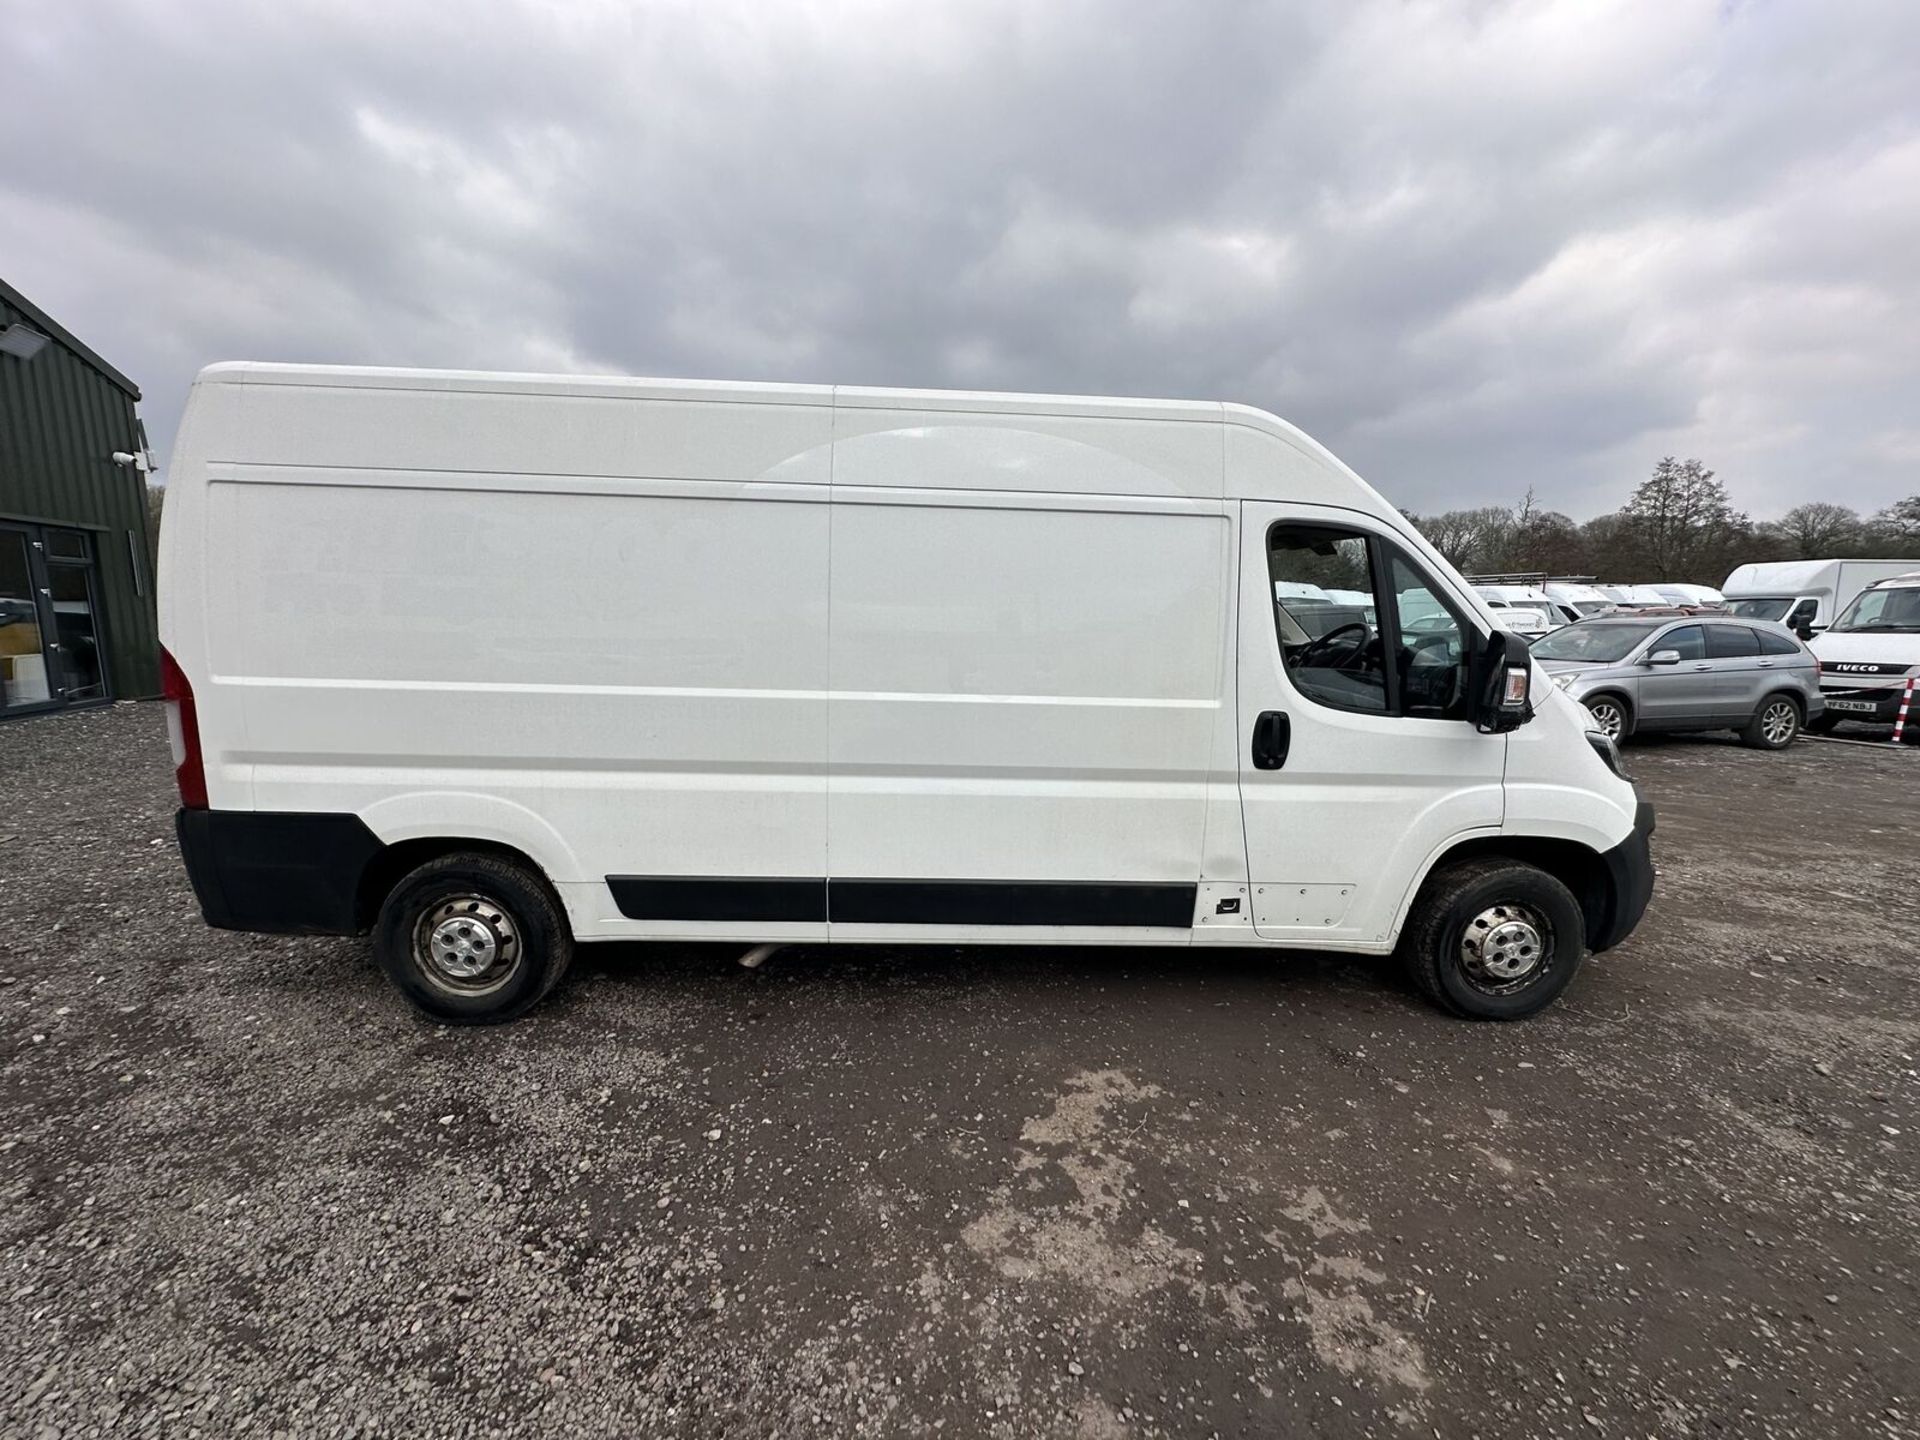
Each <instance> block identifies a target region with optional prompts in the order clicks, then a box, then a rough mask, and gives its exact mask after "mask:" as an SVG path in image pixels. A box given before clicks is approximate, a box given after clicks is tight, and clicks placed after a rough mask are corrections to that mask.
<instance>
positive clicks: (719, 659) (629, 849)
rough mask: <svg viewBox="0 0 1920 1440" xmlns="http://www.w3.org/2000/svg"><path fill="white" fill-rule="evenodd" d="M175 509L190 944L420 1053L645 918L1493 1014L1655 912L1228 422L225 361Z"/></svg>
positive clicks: (1464, 642)
mask: <svg viewBox="0 0 1920 1440" xmlns="http://www.w3.org/2000/svg"><path fill="white" fill-rule="evenodd" d="M167 511H168V513H167V523H166V526H165V527H164V532H163V535H162V539H161V562H160V568H161V589H160V625H161V634H162V638H163V643H164V646H165V649H166V663H165V667H164V668H165V672H166V688H167V694H168V697H169V699H170V702H171V705H172V709H173V716H174V723H173V729H174V736H175V759H176V764H177V767H178V777H179V782H180V790H181V795H182V800H183V806H184V808H183V809H182V811H181V814H180V819H179V833H180V840H181V847H182V850H183V853H184V856H185V860H186V864H187V869H188V872H189V874H190V876H191V878H192V880H193V884H194V887H195V889H196V891H197V892H198V895H199V897H200V902H201V905H202V908H203V910H204V912H205V914H206V917H207V920H208V921H209V923H211V924H214V925H217V926H223V927H229V928H234V929H245V930H263V931H276V932H303V933H355V932H364V931H369V930H370V931H371V932H372V934H373V937H374V944H375V949H376V951H377V952H378V954H379V956H380V958H381V960H382V963H383V964H384V965H385V967H386V969H387V971H388V973H389V974H390V975H391V976H392V978H393V979H394V980H395V982H396V983H397V984H398V985H399V987H400V988H401V990H402V991H404V992H405V994H406V995H407V996H408V997H409V998H410V999H411V1000H412V1001H413V1002H414V1003H415V1004H416V1005H418V1006H419V1007H420V1008H421V1009H423V1010H425V1011H427V1012H429V1013H430V1014H433V1015H435V1016H438V1017H440V1018H442V1019H445V1020H453V1021H484V1020H497V1019H504V1018H508V1017H511V1016H513V1015H516V1014H519V1013H521V1012H522V1011H524V1010H526V1009H527V1008H528V1007H529V1006H531V1005H532V1004H534V1003H535V1002H536V1001H537V1000H538V999H539V998H540V997H541V996H542V995H543V994H544V993H546V991H547V990H549V989H550V988H551V987H552V985H553V984H554V983H555V982H556V981H557V980H558V979H559V977H560V975H561V973H562V972H563V971H564V970H565V968H566V965H567V961H568V958H569V956H570V954H571V951H572V947H573V945H574V944H576V943H584V942H590V941H595V940H633V939H640V938H650V937H674V938H682V939H701V940H727V941H735V942H740V943H743V944H759V943H766V942H801V941H806V942H818V941H844V940H856V941H889V942H899V941H939V942H946V943H953V942H965V943H1028V944H1030V943H1036V942H1046V943H1075V944H1099V945H1116V944H1153V945H1195V946H1202V945H1268V946H1275V947H1308V948H1313V949H1319V950H1344V951H1352V952H1357V953H1362V954H1375V955H1384V954H1388V953H1390V952H1392V951H1394V950H1395V949H1396V947H1398V948H1399V950H1400V951H1401V953H1402V954H1403V956H1404V957H1405V960H1406V962H1407V964H1408V966H1409V968H1410V970H1411V972H1412V974H1413V976H1414V978H1415V979H1416V981H1417V982H1418V983H1419V985H1420V986H1421V987H1422V988H1423V989H1424V990H1425V991H1426V993H1428V994H1429V995H1430V996H1432V997H1433V998H1434V999H1436V1000H1437V1001H1439V1002H1440V1003H1442V1004H1444V1005H1446V1006H1448V1007H1450V1008H1451V1009H1453V1010H1455V1011H1457V1012H1460V1013H1463V1014H1467V1015H1475V1016H1492V1017H1503V1018H1505V1017H1515V1016H1520V1015H1525V1014H1529V1013H1531V1012H1533V1011H1535V1010H1537V1009H1539V1008H1540V1007H1541V1006H1542V1005H1544V1004H1546V1003H1547V1002H1548V1001H1550V1000H1551V999H1552V998H1553V997H1554V996H1555V995H1556V994H1558V993H1559V991H1560V990H1561V989H1562V988H1563V987H1564V986H1565V985H1566V983H1567V980H1568V978H1569V976H1570V975H1571V974H1572V972H1573V970H1574V967H1575V966H1576V965H1577V964H1578V962H1579V960H1580V958H1581V955H1582V953H1583V951H1584V950H1586V949H1596V950H1597V949H1604V948H1606V947H1608V946H1610V945H1613V944H1615V943H1617V942H1618V941H1619V940H1620V939H1622V938H1623V937H1624V936H1625V935H1626V934H1627V933H1628V932H1629V931H1630V930H1631V929H1632V928H1633V927H1634V925H1635V924H1636V923H1637V922H1638V921H1639V919H1640V917H1641V914H1642V912H1643V911H1644V909H1645V907H1646V904H1647V901H1648V897H1649V895H1650V892H1651V887H1652V869H1651V865H1650V863H1649V859H1648V835H1649V833H1650V832H1651V830H1652V828H1653V819H1652V811H1651V809H1650V807H1648V806H1645V805H1643V804H1640V803H1639V802H1638V798H1637V795H1636V793H1635V790H1634V787H1633V786H1632V785H1631V784H1630V783H1628V781H1626V780H1625V779H1623V778H1622V777H1621V775H1620V774H1619V773H1618V768H1617V764H1618V762H1617V756H1616V755H1615V753H1614V751H1613V748H1612V745H1611V744H1610V743H1609V742H1607V741H1605V740H1604V739H1603V738H1600V737H1597V736H1595V735H1592V734H1590V733H1589V732H1588V730H1587V721H1586V714H1585V712H1584V711H1583V710H1582V709H1581V708H1580V707H1579V706H1577V705H1576V704H1574V703H1573V702H1572V701H1571V700H1568V699H1567V698H1566V697H1565V696H1563V695H1561V694H1560V693H1559V692H1558V691H1557V690H1556V689H1555V688H1554V687H1553V686H1552V685H1550V684H1547V683H1545V681H1544V678H1543V677H1542V676H1541V674H1540V673H1539V672H1538V671H1537V670H1536V669H1535V668H1534V666H1533V664H1532V661H1531V658H1530V656H1529V654H1528V652H1527V651H1526V649H1525V647H1524V645H1522V644H1521V643H1520V642H1519V641H1517V640H1515V639H1513V638H1511V637H1509V636H1506V635H1504V634H1502V633H1500V632H1499V630H1498V629H1497V628H1496V626H1495V623H1494V619H1493V617H1492V615H1491V614H1490V612H1489V611H1488V610H1487V608H1486V607H1485V606H1484V605H1483V604H1482V603H1481V602H1480V601H1479V600H1478V599H1477V597H1475V595H1474V594H1473V592H1472V591H1471V590H1470V589H1469V588H1468V587H1467V586H1466V585H1465V584H1464V583H1463V582H1462V581H1461V580H1460V578H1459V576H1458V575H1456V574H1455V573H1454V571H1453V570H1452V569H1451V568H1450V567H1449V566H1448V565H1447V564H1446V562H1445V561H1444V560H1443V559H1441V558H1440V556H1439V555H1438V554H1437V553H1435V552H1434V550H1433V549H1432V548H1431V547H1430V546H1428V545H1427V544H1426V542H1425V541H1423V540H1422V539H1421V537H1420V535H1419V534H1418V532H1417V531H1415V530H1414V529H1413V527H1412V526H1411V525H1409V524H1408V523H1407V522H1406V520H1405V519H1403V518H1402V517H1401V515H1400V514H1399V512H1398V511H1396V510H1395V509H1394V508H1393V506H1391V505H1389V504H1387V503H1386V502H1385V501H1384V500H1382V499H1381V498H1380V497H1379V496H1378V495H1377V494H1375V493H1374V491H1373V490H1371V489H1369V488H1368V487H1367V486H1366V485H1365V484H1364V483H1363V482H1362V481H1360V480H1359V479H1358V478H1357V477H1356V476H1355V475H1354V474H1353V473H1352V472H1351V471H1350V470H1348V469H1347V468H1346V467H1345V466H1343V465H1341V464H1340V463H1339V462H1338V461H1337V460H1335V459H1334V458H1333V457H1332V456H1331V455H1330V454H1328V453H1327V452H1326V451H1325V450H1324V449H1322V448H1321V447H1320V446H1318V445H1316V444H1315V443H1314V442H1313V441H1311V440H1309V439H1307V438H1306V437H1305V436H1304V435H1302V434H1301V433H1300V432H1299V431H1297V430H1295V429H1293V428H1291V427H1290V426H1288V425H1286V424H1284V423H1282V422H1281V421H1279V420H1276V419H1275V418H1273V417H1272V416H1270V415H1266V414H1263V413H1262V412H1260V411H1257V410H1251V409H1246V408H1243V407H1240V406H1233V405H1219V404H1199V403H1186V402H1171V401H1153V400H1098V399H1073V398H1061V397H1048V396H1026V395H976V394H951V393H939V392H932V391H898V390H868V389H854V388H848V387H840V388H829V387H817V388H816V387H803V386H785V385H749V384H718V383H707V382H694V381H656V380H624V379H605V380H601V379H583V378H577V377H540V376H521V375H484V374H460V373H440V372H432V373H428V372H405V371H395V370H371V369H334V368H324V367H311V366H285V365H238V364H235V365H216V366H213V367H211V368H210V369H208V370H206V371H204V372H202V374H201V375H200V377H199V380H198V382H197V383H196V384H195V386H194V389H193V393H192V396H191V399H190V401H189V403H188V406H187V410H186V415H185V417H184V420H183V423H182V427H181V430H180V438H179V442H178V446H177V449H176V453H175V456H174V459H173V468H172V471H171V480H170V485H169V494H168V502H167ZM1296 585H1298V586H1312V587H1318V588H1319V590H1320V591H1322V592H1325V591H1358V592H1361V593H1363V594H1365V595H1367V596H1371V597H1373V601H1374V613H1373V618H1372V619H1371V620H1369V619H1367V618H1365V612H1364V611H1363V610H1361V609H1360V608H1358V607H1348V613H1349V614H1350V615H1351V616H1352V617H1353V618H1351V619H1349V620H1347V621H1346V622H1344V623H1341V624H1338V625H1335V626H1333V627H1332V628H1325V627H1320V626H1309V625H1303V624H1302V623H1301V621H1300V619H1299V618H1297V617H1296V616H1294V615H1293V614H1292V613H1291V611H1290V609H1289V605H1290V603H1298V602H1289V601H1288V600H1287V599H1285V598H1279V597H1281V596H1282V595H1283V592H1286V591H1287V590H1288V588H1289V587H1290V586H1296ZM1296 593H1298V592H1296ZM1318 603H1322V604H1324V602H1318ZM1403 613H1405V614H1410V615H1418V616H1419V617H1420V620H1419V624H1418V627H1417V629H1416V627H1415V626H1413V625H1411V624H1409V625H1405V626H1403V625H1402V624H1401V623H1400V621H1399V619H1398V617H1399V616H1400V615H1401V614H1403ZM1525 721H1530V722H1531V723H1525V724H1523V723H1522V722H1525Z"/></svg>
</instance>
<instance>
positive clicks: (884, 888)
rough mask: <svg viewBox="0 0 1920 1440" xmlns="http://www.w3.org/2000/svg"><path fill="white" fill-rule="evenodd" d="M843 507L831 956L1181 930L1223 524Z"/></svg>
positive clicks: (1190, 894)
mask: <svg viewBox="0 0 1920 1440" xmlns="http://www.w3.org/2000/svg"><path fill="white" fill-rule="evenodd" d="M1017 438H1018V437H1016V441H1017ZM1020 443H1024V442H1020ZM832 509H833V536H832V547H831V548H832V593H831V611H832V657H831V673H832V694H833V698H832V710H831V716H830V723H829V730H830V750H829V757H830V771H829V773H830V781H829V799H828V846H827V850H828V856H829V860H830V866H831V868H830V880H829V884H828V912H829V919H830V921H831V931H832V935H833V937H834V938H836V939H852V940H864V939H881V938H897V937H899V936H902V935H912V936H914V937H915V938H927V939H950V940H965V939H979V938H995V939H1007V938H1052V937H1057V936H1058V934H1059V928H1060V927H1072V928H1074V929H1075V930H1077V931H1079V932H1080V933H1081V934H1082V936H1083V937H1085V936H1098V937H1103V938H1107V939H1111V940H1115V941H1121V940H1156V939H1157V940H1158V941H1160V942H1161V943H1165V941H1167V940H1168V939H1169V938H1172V937H1170V936H1169V934H1168V933H1167V932H1168V931H1176V932H1183V933H1184V932H1186V931H1187V930H1189V929H1190V928H1191V927H1192V924H1193V914H1194V903H1195V891H1196V886H1197V883H1198V880H1199V875H1200V868H1201V855H1202V848H1203V843H1204V839H1205V827H1206V818H1207V813H1208V798H1209V782H1210V780H1211V779H1212V760H1213V749H1212V739H1213V736H1214V733H1215V726H1216V722H1217V719H1218V717H1219V711H1220V707H1221V705H1222V703H1223V701H1222V699H1221V697H1222V695H1223V694H1229V693H1231V692H1230V689H1229V687H1228V685H1226V684H1224V683H1223V680H1225V678H1226V677H1225V676H1223V674H1222V672H1223V670H1224V668H1225V666H1226V664H1227V663H1228V652H1227V648H1226V636H1227V634H1228V631H1229V626H1230V621H1231V616H1232V608H1231V604H1230V597H1231V594H1232V592H1231V590H1230V588H1229V586H1230V580H1229V577H1230V574H1231V566H1230V562H1231V559H1232V551H1231V549H1230V548H1229V546H1230V543H1231V541H1230V537H1231V533H1232V524H1231V519H1230V517H1229V515H1228V514H1226V513H1223V512H1224V511H1225V509H1226V507H1225V506H1224V505H1223V503H1222V502H1220V501H1217V500H1212V501H1190V500H1167V499H1154V498H1147V497H1126V496H1091V497H1084V498H1083V497H1077V496H1071V495H1060V494H1051V495H1018V494H1015V495H1004V494H1003V495H992V494H988V493H986V492H980V491H970V492H966V493H961V494H956V493H952V492H947V493H942V492H938V491H913V490H905V489H895V488H892V487H877V486H874V487H869V486H854V485H848V484H841V485H838V486H836V488H835V493H834V504H833V507H832ZM1351 613H1353V614H1355V615H1357V614H1359V613H1360V612H1359V611H1358V610H1357V609H1355V610H1353V611H1351ZM908 927H910V928H908Z"/></svg>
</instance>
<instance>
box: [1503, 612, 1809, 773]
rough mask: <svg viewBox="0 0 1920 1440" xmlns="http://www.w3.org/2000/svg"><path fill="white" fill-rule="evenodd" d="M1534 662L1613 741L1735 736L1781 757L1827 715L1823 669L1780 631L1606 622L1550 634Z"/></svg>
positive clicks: (1721, 621) (1710, 618)
mask: <svg viewBox="0 0 1920 1440" xmlns="http://www.w3.org/2000/svg"><path fill="white" fill-rule="evenodd" d="M1533 653H1534V656H1535V658H1537V659H1538V660H1539V661H1540V667H1541V668H1542V669H1543V670H1545V671H1546V672H1547V673H1548V674H1549V675H1551V676H1552V677H1553V683H1554V684H1556V685H1558V686H1559V687H1560V688H1561V689H1563V690H1565V691H1566V692H1567V693H1568V694H1570V695H1571V696H1573V698H1574V699H1576V700H1578V701H1579V702H1580V703H1581V704H1583V705H1585V706H1586V707H1587V709H1588V710H1589V711H1591V712H1592V714H1593V722H1594V728H1596V729H1599V730H1604V731H1605V732H1606V733H1607V734H1608V735H1611V736H1613V737H1614V738H1615V739H1624V738H1625V737H1626V736H1628V735H1631V734H1634V733H1635V732H1636V731H1649V730H1726V729H1734V730H1738V731H1739V732H1740V738H1741V739H1742V740H1744V741H1746V743H1747V744H1749V745H1753V746H1757V747H1759V748H1760V749H1763V750H1780V749H1783V748H1785V747H1786V746H1788V745H1791V744H1792V743H1793V741H1794V737H1795V736H1797V735H1798V734H1799V733H1800V730H1801V728H1802V727H1803V726H1804V725H1805V724H1806V722H1807V721H1809V720H1817V719H1819V718H1820V715H1821V713H1822V712H1823V711H1824V710H1825V709H1826V701H1824V700H1823V699H1821V697H1820V667H1819V664H1818V663H1817V662H1816V661H1815V660H1814V658H1813V656H1812V654H1810V653H1809V652H1808V650H1807V649H1806V647H1805V646H1803V645H1802V644H1801V643H1800V642H1799V641H1798V640H1797V639H1795V638H1794V637H1793V635H1791V634H1790V633H1788V631H1787V630H1786V629H1784V628H1783V627H1781V626H1779V625H1771V624H1766V623H1760V624H1754V623H1751V622H1748V621H1744V620H1735V619H1732V618H1721V617H1719V616H1715V615H1692V616H1685V617H1682V618H1680V619H1674V618H1671V617H1660V618H1652V617H1648V618H1636V617H1634V616H1632V615H1619V616H1607V617H1603V618H1596V619H1592V620H1582V621H1580V622H1578V623H1577V624H1573V625H1568V626H1566V627H1564V628H1562V629H1559V630H1556V631H1554V632H1553V633H1552V634H1551V635H1544V636H1542V637H1541V638H1540V639H1538V640H1536V641H1535V642H1534V645H1533Z"/></svg>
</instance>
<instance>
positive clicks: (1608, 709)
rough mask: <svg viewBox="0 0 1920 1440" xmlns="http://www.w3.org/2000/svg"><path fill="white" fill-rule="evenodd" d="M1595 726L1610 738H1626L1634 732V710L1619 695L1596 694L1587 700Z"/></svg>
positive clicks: (1588, 709) (1588, 711)
mask: <svg viewBox="0 0 1920 1440" xmlns="http://www.w3.org/2000/svg"><path fill="white" fill-rule="evenodd" d="M1587 713H1588V714H1589V715H1591V716H1592V717H1593V724H1594V728H1595V729H1597V730H1600V731H1602V732H1603V733H1604V734H1606V735H1607V736H1608V737H1609V738H1611V739H1614V740H1624V739H1626V738H1627V737H1628V736H1629V735H1631V734H1632V733H1633V711H1632V710H1631V709H1629V708H1628V707H1627V702H1626V701H1624V700H1622V699H1621V698H1620V697H1619V696H1618V695H1595V696H1594V697H1593V698H1592V699H1590V700H1588V701H1587Z"/></svg>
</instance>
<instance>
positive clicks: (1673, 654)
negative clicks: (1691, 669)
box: [1646, 650, 1680, 665]
mask: <svg viewBox="0 0 1920 1440" xmlns="http://www.w3.org/2000/svg"><path fill="white" fill-rule="evenodd" d="M1646 663H1647V664H1649V665H1678V664H1679V663H1680V652H1679V651H1678V650H1656V651H1654V652H1653V653H1652V654H1651V655H1649V656H1647V659H1646Z"/></svg>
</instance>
